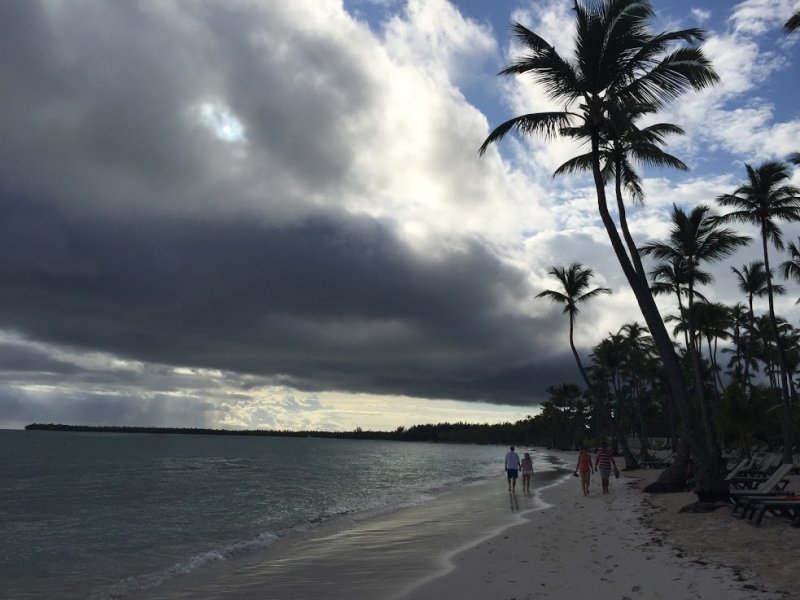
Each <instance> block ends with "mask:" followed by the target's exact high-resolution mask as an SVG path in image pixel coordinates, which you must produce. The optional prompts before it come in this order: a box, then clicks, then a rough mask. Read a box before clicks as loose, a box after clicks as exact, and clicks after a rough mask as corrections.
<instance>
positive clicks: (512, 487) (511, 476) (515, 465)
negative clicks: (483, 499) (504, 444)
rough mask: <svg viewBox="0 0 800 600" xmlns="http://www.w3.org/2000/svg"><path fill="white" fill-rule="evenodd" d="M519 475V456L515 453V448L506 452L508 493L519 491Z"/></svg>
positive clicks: (512, 447)
mask: <svg viewBox="0 0 800 600" xmlns="http://www.w3.org/2000/svg"><path fill="white" fill-rule="evenodd" d="M518 474H519V454H517V453H516V452H514V446H511V450H509V451H508V452H506V475H508V491H509V492H512V491H516V490H517V475H518Z"/></svg>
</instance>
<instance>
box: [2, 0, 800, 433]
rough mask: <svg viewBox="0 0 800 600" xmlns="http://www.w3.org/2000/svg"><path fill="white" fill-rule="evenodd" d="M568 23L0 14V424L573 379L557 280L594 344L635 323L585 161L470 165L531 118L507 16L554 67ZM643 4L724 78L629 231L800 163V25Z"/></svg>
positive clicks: (405, 409)
mask: <svg viewBox="0 0 800 600" xmlns="http://www.w3.org/2000/svg"><path fill="white" fill-rule="evenodd" d="M570 7H571V3H569V2H566V1H564V0H539V1H535V2H529V1H523V0H495V1H494V2H485V1H479V0H463V1H457V2H448V1H447V0H409V1H407V2H405V1H399V0H398V1H395V0H345V1H344V2H337V1H333V0H293V1H292V2H259V1H256V0H226V1H225V2H222V1H212V0H205V1H196V2H195V1H188V0H186V1H177V0H174V1H170V0H140V1H138V2H107V1H105V0H7V1H5V2H2V3H0V90H2V105H3V110H2V111H0V131H2V132H3V134H2V136H0V155H1V156H0V370H2V378H1V379H0V428H19V427H23V426H24V425H26V424H28V423H32V422H45V423H72V424H91V425H101V424H107V425H112V424H113V425H143V426H173V427H174V426H190V427H215V428H217V427H220V428H221V427H224V428H269V429H325V430H341V431H347V430H351V429H354V428H356V427H361V428H363V429H383V430H386V429H394V428H396V427H398V426H410V425H413V424H418V423H431V422H442V421H450V422H454V421H467V422H479V423H488V422H502V421H514V420H517V419H520V418H524V417H525V416H526V415H529V414H535V413H536V411H537V410H538V409H537V407H538V405H539V404H540V403H541V402H542V401H544V400H546V399H547V391H546V389H547V388H548V387H549V386H553V385H558V384H560V383H564V382H575V383H577V382H578V381H579V378H578V374H577V371H576V368H575V364H574V361H573V358H572V356H571V353H570V350H569V346H568V342H567V334H568V328H567V321H566V318H565V316H564V315H563V314H562V313H561V310H560V308H559V307H557V306H553V305H550V304H548V303H547V302H546V301H544V300H537V299H535V296H536V294H538V293H539V292H541V291H542V290H544V289H549V288H554V287H556V282H555V281H554V280H552V279H551V278H550V277H549V276H548V271H549V270H550V269H551V267H552V266H554V265H567V264H570V263H572V262H575V261H577V262H580V263H582V264H584V265H585V266H587V267H590V268H592V269H593V270H594V272H595V278H594V280H593V281H594V283H595V284H596V285H601V286H605V287H609V288H611V289H612V290H613V294H612V295H610V296H605V297H600V298H597V299H596V300H595V301H593V302H592V304H591V305H589V306H587V307H585V308H584V309H583V310H582V312H581V313H580V315H579V317H578V323H577V328H576V331H575V337H576V343H577V345H578V347H579V349H580V352H581V353H582V354H583V355H584V356H586V355H588V353H589V352H590V349H591V347H592V346H593V345H595V344H597V343H598V342H599V341H600V340H601V339H602V338H603V337H604V336H607V335H608V334H609V333H610V332H616V331H617V330H618V329H619V328H620V327H621V326H622V325H623V324H624V323H628V322H631V321H634V320H637V319H638V320H639V321H640V322H641V321H642V319H641V316H640V314H639V313H638V311H637V308H636V304H635V301H634V299H633V296H632V294H631V293H630V292H629V291H628V287H627V283H626V281H625V279H624V277H623V276H622V273H621V270H620V267H619V265H618V263H617V262H616V259H615V257H614V255H613V252H612V251H611V248H610V244H609V243H608V240H607V237H606V234H605V231H604V230H603V228H602V224H601V223H600V221H599V218H598V216H597V210H596V206H595V201H594V191H593V187H592V185H591V182H590V181H589V180H588V179H587V178H586V177H585V176H566V177H560V178H553V177H552V173H553V171H554V170H555V168H556V167H557V166H558V165H560V164H561V163H562V162H564V161H565V160H566V159H568V158H570V157H571V156H573V155H575V154H577V153H578V152H580V151H581V149H580V148H576V147H575V146H573V145H571V144H570V143H568V142H565V141H561V140H557V141H548V142H544V141H543V140H540V139H535V138H526V139H523V138H519V137H514V136H510V137H509V138H507V139H506V140H504V141H503V142H502V143H501V144H499V145H497V146H492V147H491V148H490V149H489V151H488V152H487V153H486V155H485V156H483V157H482V158H481V157H479V156H478V153H477V149H478V147H479V146H480V144H481V143H482V142H483V140H484V139H485V138H486V136H487V135H488V133H489V132H490V131H491V130H492V129H493V128H494V127H495V126H497V125H499V124H500V123H501V122H503V121H505V120H507V119H509V118H511V117H512V116H515V115H518V114H522V113H527V112H535V111H539V110H547V109H548V108H549V107H550V106H551V104H550V103H549V101H548V100H547V98H546V97H545V96H544V94H543V92H542V90H541V89H538V88H537V87H536V86H535V85H534V84H533V83H532V82H531V81H530V80H528V79H526V78H524V77H519V78H512V77H498V76H497V73H498V71H500V69H502V68H503V66H504V65H505V64H507V63H508V62H509V60H511V59H512V58H513V57H515V56H516V55H517V54H518V52H519V48H518V47H517V46H516V44H515V43H514V41H513V40H512V39H511V36H510V24H511V23H512V22H515V21H516V22H520V23H522V24H524V25H526V26H528V27H529V28H531V29H532V30H534V31H536V32H537V33H539V34H540V35H542V37H544V38H545V39H547V40H548V41H549V42H550V43H552V44H553V45H554V46H555V47H556V49H557V50H558V51H559V52H561V53H563V54H565V55H569V52H570V47H571V39H572V20H571V19H572V13H571V8H570ZM654 7H655V9H656V13H657V16H656V19H655V21H654V26H655V28H656V29H659V30H663V29H675V28H684V27H696V26H700V27H703V28H705V29H706V30H707V32H708V34H707V40H706V43H705V46H704V48H705V51H706V53H707V55H708V56H709V57H710V58H711V60H712V61H713V64H714V66H715V68H716V69H717V71H718V73H719V75H720V77H721V81H720V83H719V84H718V85H716V86H715V87H713V88H711V89H708V90H704V91H702V92H699V93H692V94H689V95H687V96H685V97H684V98H682V99H681V100H680V101H679V102H677V103H674V104H672V105H670V106H669V107H667V108H666V109H665V110H664V111H662V113H661V114H660V115H659V117H658V118H659V120H662V121H667V122H672V123H676V124H679V125H681V126H682V127H683V128H684V129H685V130H686V132H687V134H686V135H685V136H682V137H675V138H674V139H671V140H670V143H669V146H668V148H667V150H668V151H669V152H671V153H672V154H675V155H677V156H679V157H680V158H681V159H682V160H683V161H684V162H686V164H687V165H689V166H690V169H691V170H690V171H689V172H688V173H680V172H670V171H662V170H659V171H647V170H644V171H642V175H643V177H644V180H645V192H646V205H645V206H644V207H642V208H640V209H636V210H633V211H632V212H631V213H630V214H629V220H630V223H631V227H632V231H633V235H634V237H635V238H636V240H637V242H639V243H644V242H647V241H653V240H660V239H663V238H664V237H665V236H666V234H667V232H668V229H669V215H670V212H671V210H672V206H673V203H674V204H677V205H678V206H681V207H684V208H687V209H691V208H692V207H694V206H696V205H698V204H708V205H711V206H714V204H715V203H714V198H715V197H716V196H718V195H719V194H721V193H730V192H732V191H733V190H734V189H735V188H736V187H738V186H739V185H740V184H741V183H742V182H743V180H744V176H745V168H744V164H745V163H749V164H754V165H758V164H760V163H761V162H763V161H765V160H773V159H783V158H784V157H785V156H786V155H787V154H789V153H790V152H793V151H800V108H798V107H800V103H798V96H799V94H798V92H800V86H799V85H798V81H800V77H799V75H800V33H795V34H794V35H784V34H783V33H782V31H781V26H782V24H783V22H784V21H785V20H786V19H787V18H788V16H789V15H790V14H791V13H792V12H793V11H795V10H797V9H798V8H800V0H745V1H743V2H740V3H738V4H737V3H733V2H709V1H701V0H698V1H697V2H691V1H684V0H679V1H673V2H669V3H667V2H663V1H658V2H655V3H654ZM793 182H794V183H795V184H797V185H800V174H798V173H795V174H794V175H793ZM715 208H716V207H715ZM783 230H784V235H785V238H786V239H787V240H789V241H791V240H797V239H798V236H799V235H800V227H798V226H797V225H796V224H793V225H785V226H784V227H783ZM742 231H743V232H744V233H747V234H750V235H752V234H753V233H754V232H753V231H748V230H747V229H746V228H742ZM759 252H760V249H759V247H758V245H757V244H753V245H751V246H749V247H748V248H746V249H742V250H740V251H738V252H737V253H736V254H735V255H734V256H733V257H731V258H730V259H729V260H728V261H727V262H725V263H723V264H720V265H715V266H713V267H712V272H713V273H714V275H715V282H714V284H713V285H712V286H709V288H707V289H705V290H703V291H704V293H705V295H706V296H708V297H709V298H710V299H713V300H716V301H722V302H730V303H733V302H736V301H738V300H740V299H741V298H740V297H739V295H738V292H737V290H736V284H735V281H734V279H733V278H732V276H731V271H730V267H731V266H738V267H740V268H741V266H742V265H744V264H745V263H747V262H749V261H751V260H756V259H758V258H759ZM775 257H776V260H774V262H778V261H779V260H780V259H781V257H780V256H778V255H775ZM786 286H787V288H788V294H787V295H786V296H784V297H782V298H780V299H779V300H778V301H777V303H776V310H777V311H778V313H779V314H780V315H783V316H784V317H785V318H787V319H788V320H789V321H790V322H791V323H792V324H794V325H795V326H798V323H797V321H798V309H797V307H796V306H795V305H794V301H795V300H796V299H797V297H798V296H800V286H798V285H797V284H796V283H794V282H788V283H786ZM660 305H661V306H662V311H663V312H664V314H668V313H669V312H674V310H675V308H674V307H673V306H672V305H671V304H670V303H669V302H668V301H667V300H664V301H660ZM756 309H757V310H762V311H763V310H766V306H765V305H758V306H757V307H756Z"/></svg>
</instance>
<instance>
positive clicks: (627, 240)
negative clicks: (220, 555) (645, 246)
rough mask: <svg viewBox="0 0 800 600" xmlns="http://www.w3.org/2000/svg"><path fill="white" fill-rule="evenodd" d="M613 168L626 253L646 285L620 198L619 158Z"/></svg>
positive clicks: (642, 267)
mask: <svg viewBox="0 0 800 600" xmlns="http://www.w3.org/2000/svg"><path fill="white" fill-rule="evenodd" d="M614 168H615V171H616V176H615V177H614V192H615V193H616V197H617V212H618V213H619V224H620V227H621V229H622V235H623V237H624V238H625V243H626V244H627V246H628V253H629V254H630V257H631V261H632V262H633V267H634V268H635V269H636V273H637V274H638V275H639V278H640V279H641V280H642V283H643V284H644V285H648V283H647V275H645V272H644V266H643V265H642V257H641V256H639V249H638V248H637V247H636V242H634V241H633V236H632V235H631V232H630V229H629V228H628V217H627V214H626V213H625V202H624V200H623V198H622V181H621V179H620V169H621V165H620V162H619V160H616V161H615V165H614Z"/></svg>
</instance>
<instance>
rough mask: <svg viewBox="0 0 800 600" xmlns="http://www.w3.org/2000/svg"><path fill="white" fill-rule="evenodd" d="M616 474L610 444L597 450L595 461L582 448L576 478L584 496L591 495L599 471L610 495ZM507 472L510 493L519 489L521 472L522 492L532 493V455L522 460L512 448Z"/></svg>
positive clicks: (602, 445) (509, 453) (506, 461)
mask: <svg viewBox="0 0 800 600" xmlns="http://www.w3.org/2000/svg"><path fill="white" fill-rule="evenodd" d="M612 468H613V472H614V476H615V477H619V469H617V463H616V462H615V461H614V457H613V456H612V454H611V452H609V450H608V444H607V443H606V442H602V443H601V444H600V447H599V448H598V449H597V455H596V458H595V460H594V461H592V456H591V454H589V451H588V450H587V449H586V447H583V448H581V451H580V454H579V455H578V464H577V465H576V467H575V477H580V480H581V490H582V491H583V495H584V496H586V495H587V494H588V493H589V484H590V483H591V477H592V473H594V472H595V471H597V472H598V473H600V481H601V483H602V486H603V493H604V494H607V493H608V483H609V479H611V472H612ZM505 470H506V475H507V476H508V491H509V492H515V491H516V489H517V478H518V477H519V474H520V472H521V473H522V491H523V492H530V491H531V480H532V479H533V459H532V458H531V455H530V453H528V452H525V454H524V456H523V458H522V459H520V457H519V454H517V453H516V452H515V451H514V446H511V448H510V449H509V451H508V452H506V460H505Z"/></svg>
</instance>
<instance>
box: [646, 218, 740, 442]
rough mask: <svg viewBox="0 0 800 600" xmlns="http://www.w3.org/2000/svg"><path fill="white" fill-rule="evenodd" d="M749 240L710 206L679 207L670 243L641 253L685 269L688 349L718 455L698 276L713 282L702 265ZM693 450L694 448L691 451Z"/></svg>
mask: <svg viewBox="0 0 800 600" xmlns="http://www.w3.org/2000/svg"><path fill="white" fill-rule="evenodd" d="M749 241H750V238H748V237H746V236H742V235H737V234H735V233H734V232H733V231H732V230H730V229H725V228H722V227H720V226H719V224H718V222H717V220H716V219H715V218H714V217H713V216H712V215H711V214H710V209H709V207H708V206H702V205H701V206H696V207H695V208H693V209H692V211H691V212H690V213H688V214H687V213H686V212H685V211H684V210H683V209H682V208H680V207H678V206H677V205H673V207H672V227H671V228H670V232H669V238H668V241H667V242H650V243H648V244H645V245H644V246H643V247H642V249H641V253H642V254H643V255H645V256H652V257H654V258H656V259H658V260H661V261H665V262H667V263H671V264H680V265H683V268H684V269H685V274H686V281H687V287H688V293H687V307H686V317H687V319H688V323H687V330H688V335H689V346H688V347H687V350H688V352H689V356H690V358H691V362H692V368H693V371H694V386H695V393H696V395H697V399H698V401H699V402H700V409H701V410H700V415H701V417H702V419H703V426H704V428H705V432H706V443H707V444H708V449H709V450H710V451H711V452H712V453H713V454H715V455H717V456H718V455H719V445H718V444H717V438H716V435H715V434H714V423H713V421H712V418H711V407H710V405H709V402H708V398H707V397H706V394H705V389H704V383H703V376H702V369H701V365H700V352H699V348H700V345H699V344H698V341H697V329H696V327H695V324H694V323H693V319H694V315H695V310H694V301H695V296H694V286H695V283H696V281H697V280H696V278H695V274H696V273H699V274H702V279H701V280H702V281H703V282H707V283H710V282H711V281H713V278H712V277H711V275H710V274H708V273H706V272H704V271H702V270H701V269H700V265H701V263H703V262H717V261H720V260H722V259H723V258H725V257H727V256H729V255H730V254H731V253H733V252H734V251H735V250H736V249H737V248H739V247H741V246H745V245H747V243H748V242H749ZM692 450H694V448H692Z"/></svg>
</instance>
